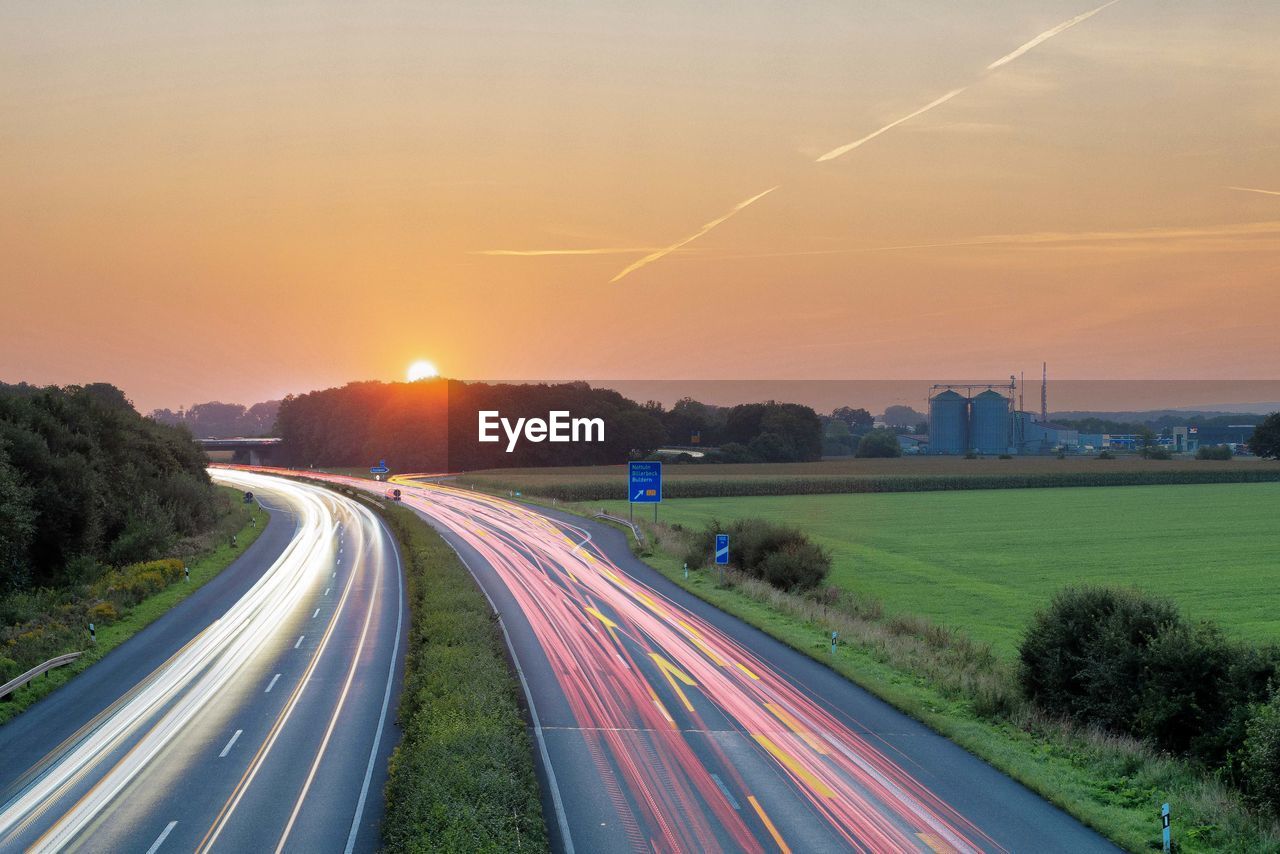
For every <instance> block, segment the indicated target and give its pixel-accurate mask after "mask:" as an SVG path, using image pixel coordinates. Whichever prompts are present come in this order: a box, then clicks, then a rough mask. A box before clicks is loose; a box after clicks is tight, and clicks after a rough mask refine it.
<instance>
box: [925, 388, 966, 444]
mask: <svg viewBox="0 0 1280 854" xmlns="http://www.w3.org/2000/svg"><path fill="white" fill-rule="evenodd" d="M968 448H969V401H967V400H966V399H965V398H964V396H963V395H960V394H957V393H956V392H954V391H952V390H950V389H947V390H946V391H944V392H942V393H941V394H937V395H934V397H933V399H932V400H930V401H929V450H930V451H931V452H932V453H935V454H963V453H964V452H965V451H966V450H968Z"/></svg>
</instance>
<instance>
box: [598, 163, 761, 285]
mask: <svg viewBox="0 0 1280 854" xmlns="http://www.w3.org/2000/svg"><path fill="white" fill-rule="evenodd" d="M776 189H778V187H777V186H773V187H770V188H769V189H767V190H765V191H764V192H763V193H757V194H756V195H754V196H752V197H751V198H749V199H747V200H745V201H741V202H738V203H737V204H736V205H734V206H733V207H732V208H730V209H729V212H728V213H727V214H725V215H724V216H721V217H717V218H716V219H713V220H711V222H709V223H707V224H706V225H704V226H702V228H700V229H698V230H697V231H695V232H694V233H693V234H691V235H689V236H688V237H686V238H685V239H684V240H681V241H680V242H679V243H673V244H671V245H670V246H667V247H665V248H663V249H658V250H657V251H655V252H650V253H649V254H648V255H646V256H644V257H643V258H641V259H640V260H639V261H636V262H634V263H633V264H631V265H630V266H628V267H627V268H626V269H625V270H623V271H622V272H621V273H619V274H618V275H616V276H614V277H613V278H612V279H610V280H609V284H613V283H614V282H616V281H619V280H620V279H622V278H624V277H625V276H627V275H628V274H630V273H634V272H635V271H636V270H639V269H640V268H641V267H644V266H645V265H647V264H652V263H653V262H654V261H657V260H658V259H659V258H662V257H664V256H666V255H670V254H671V253H672V252H675V251H676V250H677V249H680V248H681V247H683V246H685V245H686V244H689V243H692V242H693V241H695V240H697V239H698V238H699V237H702V236H703V235H704V234H706V233H707V232H708V231H710V230H711V229H713V228H715V227H716V226H717V225H719V224H720V223H722V222H724V221H725V220H727V219H728V218H729V217H731V216H733V215H734V214H736V213H737V212H738V211H740V210H742V209H743V208H745V207H747V206H748V205H750V204H752V203H753V202H757V201H759V200H760V199H763V198H764V197H765V196H767V195H769V194H770V193H772V192H773V191H774V190H776Z"/></svg>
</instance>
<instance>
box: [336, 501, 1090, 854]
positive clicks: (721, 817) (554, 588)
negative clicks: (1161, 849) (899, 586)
mask: <svg viewBox="0 0 1280 854" xmlns="http://www.w3.org/2000/svg"><path fill="white" fill-rule="evenodd" d="M332 479H334V480H339V481H342V482H343V483H346V484H348V485H351V486H356V487H359V488H363V489H369V490H375V491H377V492H379V493H380V492H381V491H382V490H383V489H384V488H385V484H373V483H370V482H369V481H366V480H358V479H351V478H342V477H337V476H333V477H332ZM395 483H396V485H397V486H398V487H399V488H400V489H401V490H402V495H403V499H404V503H405V504H406V505H407V506H409V507H411V508H413V509H414V510H416V511H417V512H418V513H419V514H421V515H422V516H423V518H424V519H426V520H427V521H428V522H430V524H432V525H433V526H435V527H436V528H437V530H439V531H440V532H441V533H442V534H443V535H444V537H445V538H446V539H447V540H448V541H449V542H450V543H451V544H452V545H453V546H454V548H455V549H456V550H457V551H458V553H459V555H460V556H461V557H462V559H463V560H464V562H465V563H466V564H467V565H468V567H469V568H470V570H471V572H472V574H473V575H474V576H475V577H476V578H477V580H478V581H479V582H480V584H481V586H482V587H483V588H484V590H485V592H486V593H487V595H488V596H489V598H490V599H491V601H492V602H493V603H494V607H495V609H496V610H497V611H498V613H499V614H500V615H501V617H502V620H501V622H502V626H503V629H504V631H505V633H506V635H507V640H508V644H509V646H510V648H511V651H512V654H513V658H514V659H515V661H516V664H517V667H518V669H519V673H520V679H521V682H522V685H523V687H524V690H525V694H526V699H527V700H528V703H529V707H530V718H531V723H532V729H533V734H534V737H535V750H536V753H537V758H538V763H539V773H540V778H541V782H542V785H543V795H544V797H543V800H544V809H545V812H546V815H547V819H548V826H549V828H550V831H551V835H552V839H553V843H554V844H555V846H556V847H557V848H558V849H559V850H562V851H568V852H573V851H583V852H588V851H590V852H595V851H626V850H630V851H655V850H658V851H707V850H735V851H805V852H811V851H875V852H883V851H920V852H929V851H932V852H971V851H1038V852H1040V851H1070V852H1088V851H1112V850H1115V849H1114V848H1113V846H1111V845H1110V844H1109V843H1108V842H1107V841H1106V840H1105V839H1103V838H1101V837H1099V836H1098V835H1096V834H1095V833H1093V832H1092V831H1090V830H1089V829H1087V828H1085V827H1084V826H1082V825H1081V824H1079V823H1078V822H1076V821H1075V820H1074V819H1072V818H1070V817H1069V816H1067V815H1066V814H1065V813H1063V812H1061V811H1060V810H1058V809H1057V808H1055V807H1053V806H1052V805H1050V804H1049V803H1048V802H1046V801H1044V800H1043V799H1042V798H1040V797H1039V796H1037V795H1035V794H1033V793H1032V792H1030V791H1029V790H1027V789H1025V788H1024V787H1022V786H1021V785H1019V784H1018V783H1016V782H1014V781H1013V780H1011V779H1010V778H1008V777H1006V776H1005V775H1003V774H1001V773H999V772H997V771H996V770H994V769H993V768H991V767H990V766H989V765H987V764H986V763H984V762H982V761H981V760H979V759H977V758H975V757H973V756H972V755H971V754H969V753H967V752H965V751H964V750H963V749H961V748H959V747H957V746H956V745H954V744H953V743H951V742H950V741H947V740H946V739H944V738H942V737H940V736H938V735H936V734H935V733H933V732H931V731H930V730H928V729H927V728H926V727H924V726H923V725H921V724H919V723H918V722H916V721H914V720H912V719H910V718H908V717H907V716H905V715H903V714H901V713H899V712H897V711H896V710H894V709H893V708H891V707H890V706H888V705H886V704H885V703H883V702H881V701H880V700H878V699H876V698H875V697H873V696H871V695H870V694H868V693H867V692H865V691H863V690H861V689H859V688H857V687H856V686H855V685H853V684H852V683H850V682H848V681H847V680H845V679H843V678H842V677H840V676H839V675H837V674H836V673H834V672H833V671H831V670H830V669H828V668H826V667H823V666H822V665H821V664H819V663H817V662H815V661H813V660H812V659H810V658H808V657H807V656H804V655H801V654H799V653H797V652H796V651H794V650H792V649H790V648H788V647H786V646H784V645H782V644H780V643H778V642H777V641H775V640H773V639H772V638H769V637H768V636H766V635H764V634H763V633H761V632H759V631H757V630H755V629H754V628H751V627H749V626H747V625H745V624H744V623H742V622H740V621H739V620H737V619H735V618H733V617H730V616H728V615H726V614H724V613H723V612H720V611H718V610H717V609H715V608H713V607H711V606H709V605H707V604H706V603H704V602H702V601H701V600H698V599H696V598H695V597H693V596H691V595H689V594H687V593H685V592H684V591H683V590H681V589H680V588H678V587H677V586H676V585H674V584H672V583H670V582H669V581H667V580H666V579H665V578H663V577H662V576H660V575H659V574H658V573H656V572H655V571H653V570H652V569H651V568H650V567H648V566H646V565H645V564H644V563H643V562H641V561H640V560H638V559H637V558H635V557H634V556H633V555H632V554H631V552H630V550H629V548H628V546H627V542H626V540H625V538H624V537H623V535H622V534H621V533H620V532H619V531H617V530H615V529H612V528H610V527H608V526H604V525H600V524H596V523H594V522H588V521H586V520H583V519H581V518H579V517H575V516H570V515H567V514H560V513H555V512H553V511H538V510H534V509H532V508H529V507H527V506H524V505H521V504H517V503H514V502H510V501H506V500H503V499H500V498H495V497H492V496H487V495H483V494H479V493H474V492H470V491H467V490H462V489H457V488H453V487H449V486H445V485H442V484H432V483H425V482H421V481H414V480H409V479H405V478H397V479H396V481H395ZM814 640H815V646H816V645H821V644H822V643H823V640H822V639H821V638H819V637H815V639H814Z"/></svg>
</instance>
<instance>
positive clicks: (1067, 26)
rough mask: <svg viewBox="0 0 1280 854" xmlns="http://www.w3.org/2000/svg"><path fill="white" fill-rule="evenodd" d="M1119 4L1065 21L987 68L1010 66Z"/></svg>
mask: <svg viewBox="0 0 1280 854" xmlns="http://www.w3.org/2000/svg"><path fill="white" fill-rule="evenodd" d="M1119 2H1120V0H1111V2H1110V3H1103V4H1102V5H1101V6H1099V7H1098V8H1096V9H1094V10H1092V11H1090V12H1085V13H1084V14H1082V15H1076V16H1075V17H1074V18H1072V19H1071V20H1069V21H1063V22H1062V23H1061V24H1058V26H1056V27H1054V28H1053V29H1051V30H1045V31H1044V32H1043V33H1041V34H1040V35H1038V36H1036V37H1035V38H1033V39H1032V40H1031V41H1029V42H1027V43H1026V44H1024V45H1023V46H1022V47H1020V48H1018V49H1017V50H1015V51H1014V52H1013V53H1007V54H1005V55H1004V56H1002V57H1000V58H999V59H997V60H996V61H995V62H993V63H991V64H990V65H988V66H987V70H988V71H994V70H996V69H997V68H999V67H1000V66H1002V65H1008V64H1009V63H1010V62H1013V61H1014V60H1015V59H1017V58H1018V57H1020V56H1022V55H1023V54H1024V53H1026V52H1027V51H1029V50H1031V49H1032V48H1033V47H1035V46H1037V45H1039V44H1043V43H1044V42H1047V41H1048V40H1049V39H1051V38H1053V37H1054V36H1056V35H1058V34H1059V33H1064V32H1066V31H1067V30H1069V29H1071V28H1072V27H1074V26H1075V25H1076V24H1079V23H1081V22H1082V21H1087V20H1089V19H1090V18H1092V17H1093V16H1094V15H1096V14H1098V13H1099V12H1101V11H1102V10H1103V9H1105V8H1107V7H1108V6H1114V5H1115V4H1117V3H1119Z"/></svg>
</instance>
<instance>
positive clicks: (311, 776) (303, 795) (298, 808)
mask: <svg viewBox="0 0 1280 854" xmlns="http://www.w3.org/2000/svg"><path fill="white" fill-rule="evenodd" d="M381 587H382V562H381V561H379V562H378V565H377V567H376V568H375V569H374V576H373V588H374V589H375V590H378V589H380V588H381ZM379 598H380V597H378V596H370V597H369V608H368V609H367V610H366V611H365V614H364V626H363V627H362V628H361V629H360V640H359V641H358V642H357V643H356V648H355V651H354V652H353V653H352V654H351V667H350V668H348V669H347V679H346V682H344V683H343V685H342V693H341V694H339V695H338V702H337V703H336V704H335V705H334V707H333V714H332V715H330V717H329V725H328V726H327V727H326V728H325V731H324V737H323V738H321V739H320V747H319V748H318V749H317V750H316V757H315V759H314V760H312V762H311V770H310V771H308V772H307V779H306V780H304V781H303V783H302V790H301V791H300V792H298V797H297V799H296V800H295V801H294V802H293V811H292V812H291V813H289V820H288V822H286V823H285V826H284V830H282V831H281V832H280V841H279V842H278V843H276V854H280V852H282V851H284V845H285V843H286V842H287V841H288V840H289V834H290V833H292V832H293V825H294V822H296V821H297V820H298V813H300V812H302V803H303V801H305V800H306V799H307V793H308V792H310V791H311V784H312V782H314V781H315V778H316V771H318V770H319V769H320V760H322V759H324V754H325V751H327V750H328V749H329V740H330V739H331V738H333V731H334V729H336V728H337V726H338V716H339V715H340V714H342V710H343V708H344V707H345V706H346V704H347V697H348V696H349V695H350V693H351V683H353V682H354V681H355V678H356V669H357V668H358V667H359V665H360V658H361V655H362V654H363V653H364V647H365V641H367V640H368V637H369V627H370V626H372V625H373V606H374V605H375V604H376V603H377V602H378V601H379Z"/></svg>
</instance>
